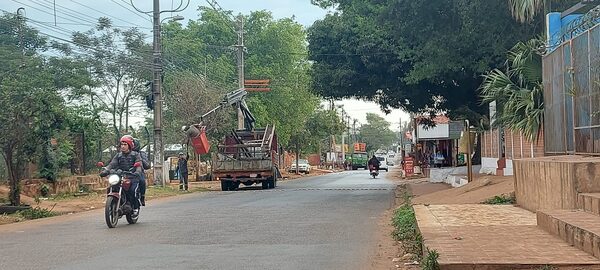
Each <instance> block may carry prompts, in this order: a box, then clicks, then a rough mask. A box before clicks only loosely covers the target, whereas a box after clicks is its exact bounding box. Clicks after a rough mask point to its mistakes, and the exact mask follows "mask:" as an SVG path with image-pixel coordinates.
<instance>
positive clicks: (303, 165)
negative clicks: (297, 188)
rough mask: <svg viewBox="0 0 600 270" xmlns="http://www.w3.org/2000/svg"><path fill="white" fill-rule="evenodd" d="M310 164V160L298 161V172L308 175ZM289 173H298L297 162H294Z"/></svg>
mask: <svg viewBox="0 0 600 270" xmlns="http://www.w3.org/2000/svg"><path fill="white" fill-rule="evenodd" d="M310 169H311V168H310V164H308V160H306V159H299V160H298V172H303V173H306V174H309V173H310ZM289 172H296V161H295V160H294V161H292V166H290V170H289Z"/></svg>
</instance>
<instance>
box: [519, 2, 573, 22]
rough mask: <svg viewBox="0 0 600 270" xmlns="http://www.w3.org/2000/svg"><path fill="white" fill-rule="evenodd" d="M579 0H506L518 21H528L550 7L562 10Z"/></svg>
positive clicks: (550, 8)
mask: <svg viewBox="0 0 600 270" xmlns="http://www.w3.org/2000/svg"><path fill="white" fill-rule="evenodd" d="M577 2H580V0H570V1H569V0H558V1H552V0H508V3H509V7H510V12H511V13H512V15H513V16H514V17H515V19H516V20H517V21H519V22H530V21H532V20H534V19H535V18H536V17H538V16H539V13H540V12H541V11H544V13H547V12H549V11H550V10H552V8H553V7H554V8H556V10H563V9H565V8H567V7H569V6H572V5H574V4H575V3H577Z"/></svg>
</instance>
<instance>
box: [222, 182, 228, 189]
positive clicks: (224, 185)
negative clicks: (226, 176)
mask: <svg viewBox="0 0 600 270" xmlns="http://www.w3.org/2000/svg"><path fill="white" fill-rule="evenodd" d="M221 190H222V191H229V182H228V181H221Z"/></svg>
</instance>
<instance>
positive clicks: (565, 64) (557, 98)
mask: <svg viewBox="0 0 600 270" xmlns="http://www.w3.org/2000/svg"><path fill="white" fill-rule="evenodd" d="M543 83H544V106H545V109H544V136H545V152H546V153H547V154H570V153H577V154H591V155H600V24H595V25H594V26H592V27H591V28H589V29H587V30H585V31H582V32H581V33H580V34H579V35H578V36H576V37H575V38H573V39H570V40H568V41H565V42H563V43H562V44H561V45H560V46H558V47H557V48H556V49H555V50H553V51H552V52H551V53H549V54H547V55H545V56H544V58H543Z"/></svg>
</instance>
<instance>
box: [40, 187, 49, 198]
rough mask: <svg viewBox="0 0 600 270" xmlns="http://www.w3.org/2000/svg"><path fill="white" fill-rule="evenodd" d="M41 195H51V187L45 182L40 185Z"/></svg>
mask: <svg viewBox="0 0 600 270" xmlns="http://www.w3.org/2000/svg"><path fill="white" fill-rule="evenodd" d="M40 195H42V197H44V198H46V197H48V195H50V188H49V187H48V185H46V184H43V185H42V186H41V187H40Z"/></svg>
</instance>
